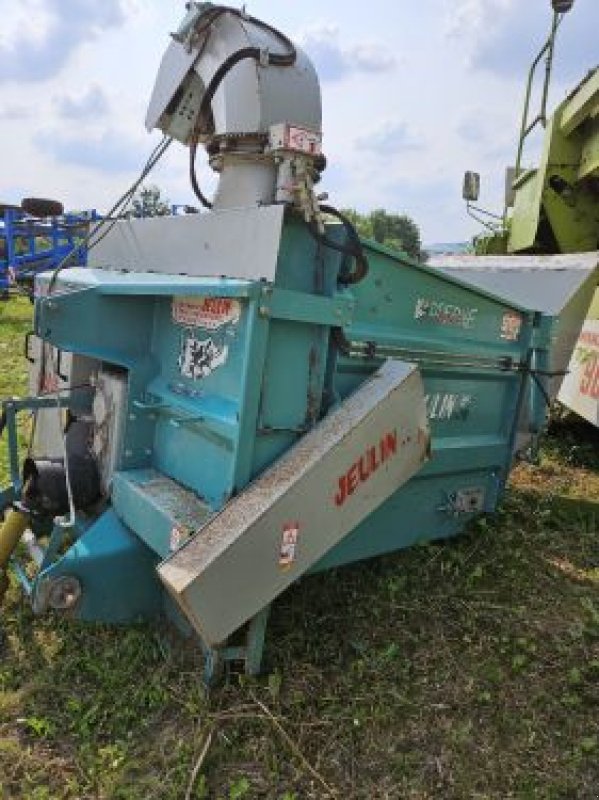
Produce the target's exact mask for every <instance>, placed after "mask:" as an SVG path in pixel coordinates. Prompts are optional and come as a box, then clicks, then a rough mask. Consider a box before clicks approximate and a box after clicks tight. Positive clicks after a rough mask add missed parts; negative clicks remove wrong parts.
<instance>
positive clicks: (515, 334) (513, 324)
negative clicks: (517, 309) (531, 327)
mask: <svg viewBox="0 0 599 800" xmlns="http://www.w3.org/2000/svg"><path fill="white" fill-rule="evenodd" d="M521 328H522V316H521V315H520V314H515V313H512V312H511V311H507V312H506V313H505V314H504V315H503V317H502V319H501V338H502V339H505V341H506V342H517V341H518V339H519V338H520V330H521Z"/></svg>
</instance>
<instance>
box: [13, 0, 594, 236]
mask: <svg viewBox="0 0 599 800" xmlns="http://www.w3.org/2000/svg"><path fill="white" fill-rule="evenodd" d="M246 5H247V9H248V11H249V12H250V13H252V14H254V15H255V16H259V17H261V18H263V19H265V20H267V21H268V22H270V23H271V24H274V25H276V26H277V27H279V28H281V30H283V31H285V32H286V33H288V34H289V35H291V36H292V37H293V38H294V39H295V40H296V41H298V42H299V43H300V44H301V45H302V46H303V47H304V48H305V49H306V51H307V52H308V53H309V54H310V55H311V57H312V58H313V60H314V62H315V64H316V66H317V68H318V70H319V74H320V76H321V81H322V91H323V106H324V122H323V127H324V149H325V153H326V155H327V158H328V162H329V168H328V169H327V172H326V173H325V176H324V180H323V184H322V188H323V190H326V191H328V192H329V194H330V199H331V201H332V202H333V203H334V204H335V205H337V206H340V207H348V206H351V207H354V208H358V209H359V210H361V211H368V210H370V209H372V208H375V207H385V208H387V209H388V210H389V211H392V212H399V213H408V214H410V215H411V216H412V217H413V218H414V219H415V220H416V222H417V223H418V224H419V225H420V226H421V229H422V233H423V238H424V240H425V241H428V242H433V241H454V240H459V239H463V238H467V237H469V236H470V235H472V234H473V233H475V232H476V230H477V226H476V224H475V223H473V222H472V221H471V220H469V219H468V218H467V217H466V215H465V213H464V208H463V203H462V201H461V179H462V174H463V172H464V170H465V169H476V170H478V171H480V172H481V174H482V181H483V191H482V196H481V203H483V204H485V205H487V206H489V207H491V208H494V209H498V208H499V206H500V205H501V202H502V191H503V189H502V187H503V173H504V169H505V167H506V166H507V165H508V163H510V162H512V161H513V158H514V149H515V134H516V131H517V129H518V125H519V114H520V106H521V102H522V94H523V83H524V76H525V73H526V70H527V65H528V63H529V62H530V60H531V59H532V56H533V55H534V53H535V52H536V51H537V50H538V48H539V46H540V44H541V43H542V42H543V40H544V38H545V36H546V33H547V30H548V26H549V20H550V15H549V0H418V2H411V1H410V0H395V2H390V0H370V2H369V3H367V4H362V3H360V4H349V3H347V2H346V1H345V2H341V0H326V2H324V1H323V0H320V1H319V2H316V0H304V2H302V3H297V2H291V1H288V2H286V1H285V0H279V2H277V3H276V4H275V3H272V2H268V1H267V0H248V2H247V4H246ZM183 6H184V3H183V2H182V0H102V2H95V1H94V2H92V0H20V2H15V1H14V0H0V18H2V20H3V25H2V28H1V29H0V165H1V172H0V200H4V201H18V200H20V199H21V197H23V196H31V195H38V196H55V197H57V198H58V199H62V200H63V201H64V202H65V204H66V205H67V206H68V207H72V208H82V207H92V206H96V207H98V208H99V209H106V208H107V207H108V205H109V204H111V201H112V200H113V199H115V198H116V197H117V196H118V195H120V194H121V192H122V191H123V190H124V189H125V188H127V186H128V185H129V184H130V183H131V182H132V180H133V179H134V178H135V176H136V174H137V172H138V171H139V169H140V168H141V166H142V164H143V163H144V161H145V159H146V156H147V154H148V153H149V151H150V150H151V149H152V147H153V145H154V144H155V143H156V141H157V138H158V136H157V134H153V135H149V134H147V133H146V131H145V128H144V127H143V120H144V117H145V107H146V104H147V100H148V98H149V94H150V91H151V88H152V85H153V81H154V77H155V74H156V71H157V67H158V64H159V61H160V58H161V56H162V53H163V51H164V48H165V47H166V45H167V43H168V33H169V32H170V31H171V30H173V29H174V28H175V27H176V25H177V23H178V21H179V19H180V17H181V15H182V11H183ZM597 30H599V0H576V3H575V6H574V9H573V11H572V12H571V13H570V14H569V15H568V16H567V17H566V18H565V20H564V23H563V27H562V31H561V37H560V40H559V46H558V51H557V56H556V81H555V82H554V85H553V92H552V102H556V101H558V100H559V99H561V98H562V97H564V96H565V93H566V92H567V90H568V89H569V88H571V87H572V86H573V84H574V83H575V82H577V81H578V79H579V78H581V77H582V76H583V75H584V73H585V72H586V70H587V69H589V68H590V67H592V66H595V65H596V64H597V63H598V62H599V46H597V44H596V38H597V33H596V32H597ZM531 155H533V154H531ZM206 170H208V168H207V167H206ZM153 181H154V182H156V183H158V184H159V185H160V186H161V187H162V188H163V189H164V192H165V194H166V195H167V196H168V197H169V198H170V199H171V200H172V201H174V202H175V201H176V202H192V201H193V197H192V195H191V193H190V190H189V188H188V182H187V160H186V154H185V152H184V151H183V149H182V148H181V147H178V146H176V145H173V147H172V148H171V150H170V151H169V154H168V156H167V158H166V159H165V160H164V162H163V163H162V164H161V165H160V167H159V168H158V170H157V171H156V173H155V175H154V177H153ZM203 181H204V183H205V184H206V185H207V186H210V185H211V177H210V176H209V175H208V174H207V173H206V174H205V175H204V176H203Z"/></svg>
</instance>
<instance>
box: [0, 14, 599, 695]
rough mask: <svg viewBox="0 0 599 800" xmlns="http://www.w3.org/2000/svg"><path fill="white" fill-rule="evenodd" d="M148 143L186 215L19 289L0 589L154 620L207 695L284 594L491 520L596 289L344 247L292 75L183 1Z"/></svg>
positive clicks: (283, 54) (309, 85)
mask: <svg viewBox="0 0 599 800" xmlns="http://www.w3.org/2000/svg"><path fill="white" fill-rule="evenodd" d="M146 124H147V127H148V128H149V129H152V128H159V129H160V130H162V131H163V132H164V134H165V136H166V137H167V138H166V139H165V141H164V143H163V145H162V147H163V148H164V147H166V146H168V144H169V143H170V141H171V140H177V141H179V142H181V143H182V144H184V145H187V146H188V148H189V158H190V176H191V180H192V185H193V187H194V191H195V193H196V195H197V196H198V198H199V200H200V202H202V203H203V205H205V206H206V207H207V211H206V212H205V213H202V214H196V215H186V216H171V217H157V218H148V219H123V220H120V221H114V220H113V221H112V222H111V224H110V226H108V227H107V229H106V231H105V235H104V236H101V237H100V236H99V237H98V241H97V244H96V246H94V247H93V249H91V250H90V253H89V258H88V266H87V267H86V268H85V269H82V268H68V269H59V270H54V271H53V272H47V273H44V274H43V275H41V276H39V277H38V279H37V281H36V300H35V329H34V331H32V332H31V334H30V336H29V337H28V339H27V353H28V356H29V358H30V359H31V360H32V361H33V362H34V363H33V364H32V377H31V396H30V397H27V398H24V399H9V400H7V401H5V402H4V404H3V427H4V428H5V435H6V438H7V442H8V447H9V455H10V465H11V480H10V484H9V485H7V486H6V487H4V489H3V490H2V493H1V494H0V508H2V509H3V510H4V513H5V517H4V524H3V526H2V527H1V528H0V568H2V569H3V570H4V579H5V582H6V579H7V578H6V576H7V574H8V571H12V573H13V574H14V575H15V576H16V577H17V578H18V579H19V581H20V583H21V584H22V586H23V588H24V590H25V592H26V593H27V595H28V596H29V598H30V600H31V603H32V606H33V609H34V610H35V612H36V613H38V614H41V613H43V612H45V611H48V610H53V611H54V612H56V613H59V614H63V615H66V616H68V617H71V618H75V619H80V620H100V621H104V622H111V623H125V622H132V621H135V620H142V619H150V620H151V619H156V618H159V617H166V618H168V619H170V620H172V621H173V622H174V623H175V624H176V625H178V626H179V627H180V628H181V629H182V630H183V631H185V632H187V633H188V634H193V635H195V636H197V638H198V640H199V642H201V644H202V646H203V648H204V651H205V654H206V672H205V678H206V679H207V680H210V679H212V678H214V677H215V676H217V675H218V674H219V673H220V672H221V671H222V669H223V667H224V666H226V665H228V664H230V663H231V662H242V663H243V664H244V666H245V669H246V670H247V672H249V673H255V672H257V671H258V670H259V667H260V659H261V654H262V648H263V642H264V635H265V628H266V621H267V615H268V608H269V606H270V604H271V603H272V602H273V601H274V600H275V599H276V598H277V596H278V595H279V594H281V592H283V591H284V590H285V589H286V588H287V587H288V586H290V585H291V584H292V583H293V582H294V581H296V580H297V579H298V578H300V577H301V576H303V575H305V574H308V573H315V572H318V571H322V570H327V569H330V568H332V567H338V566H340V565H344V564H348V563H351V562H355V561H359V560H362V559H366V558H370V557H372V556H376V555H379V554H381V553H388V552H391V551H395V550H398V549H400V548H404V547H408V546H410V545H412V544H413V543H415V542H422V541H427V540H431V539H440V538H443V537H450V536H454V535H455V534H457V533H459V532H460V531H461V530H463V528H464V526H465V525H466V524H467V523H468V522H469V521H471V520H472V519H474V518H475V517H477V516H478V515H480V514H483V513H487V512H492V511H493V510H494V509H495V508H496V506H497V503H498V501H499V499H500V498H501V495H502V492H503V490H504V487H505V483H506V479H507V477H508V473H509V470H510V467H511V465H512V462H513V459H514V457H515V454H516V453H517V452H519V451H523V450H526V449H527V448H529V447H530V445H531V443H533V444H534V442H535V440H536V439H537V437H538V436H539V434H540V433H541V431H542V429H543V426H544V423H545V418H546V410H547V408H546V400H547V392H548V386H549V384H550V381H551V378H552V374H553V371H554V369H555V367H554V363H555V361H556V358H558V359H559V358H561V357H563V355H564V353H566V354H568V352H567V351H568V348H571V346H572V339H573V338H575V337H576V335H577V332H578V330H579V328H580V324H581V321H582V313H580V308H582V307H583V306H584V308H585V309H586V305H588V300H589V298H590V294H591V293H592V290H593V288H594V284H592V282H593V281H594V280H595V278H594V268H589V269H588V270H586V271H582V272H580V274H579V275H578V276H577V279H576V280H574V279H573V280H572V281H571V282H569V283H568V286H567V287H561V289H560V288H557V289H556V298H555V300H556V303H555V309H554V311H552V312H551V313H549V312H544V311H543V310H539V309H537V308H536V306H535V304H534V302H531V296H530V294H529V293H523V294H522V296H520V297H513V298H511V299H509V300H508V299H506V298H505V297H501V296H499V295H498V294H496V293H494V292H493V291H489V290H486V289H483V288H478V287H474V286H472V285H470V284H468V283H466V282H465V281H462V280H460V279H457V278H455V277H452V276H448V275H445V274H443V273H441V272H440V271H439V270H436V269H432V268H429V267H427V266H423V265H422V264H418V263H415V262H413V261H410V260H409V259H408V258H406V257H404V256H403V255H401V254H399V253H397V252H395V251H392V250H388V249H386V248H384V247H381V246H378V245H376V244H374V243H372V242H368V241H361V240H360V239H359V238H358V236H357V235H356V233H355V231H354V229H353V227H352V226H351V224H350V223H349V222H348V220H346V219H345V218H344V217H343V215H341V214H339V213H338V212H337V211H336V210H335V209H334V208H332V207H330V206H326V205H323V203H322V202H321V200H320V199H319V197H318V196H317V195H316V191H315V186H316V184H317V182H318V181H319V179H320V175H321V173H322V171H323V170H324V168H325V160H324V158H323V155H322V152H321V99H320V88H319V82H318V78H317V75H316V73H315V71H314V68H313V67H312V64H311V63H310V61H309V59H308V58H307V56H306V55H305V54H304V53H303V52H302V51H301V50H300V49H298V48H297V47H296V46H295V45H294V44H293V43H292V42H291V41H290V40H289V39H288V38H287V37H286V36H284V35H283V34H281V33H279V32H278V31H276V30H274V29H273V28H272V27H270V26H269V25H267V24H265V23H263V22H260V21H259V20H256V19H254V18H252V17H250V16H248V15H247V14H246V13H245V12H240V11H237V10H235V9H231V8H226V7H221V6H213V5H211V4H209V3H190V4H188V13H187V15H186V17H185V19H184V20H183V22H182V24H181V26H180V28H179V30H178V31H177V32H176V33H175V34H173V38H172V41H171V42H170V44H169V47H168V49H167V51H166V54H165V56H164V58H163V61H162V64H161V67H160V71H159V74H158V77H157V81H156V85H155V88H154V92H153V95H152V98H151V101H150V106H149V110H148V115H147V120H146ZM200 145H201V146H202V147H203V148H205V150H206V151H207V154H208V158H209V161H210V164H211V166H212V168H213V169H214V170H215V171H216V172H217V173H218V174H219V183H218V188H217V190H216V194H215V196H214V199H213V200H212V201H209V200H208V199H207V198H206V197H205V195H204V194H203V192H202V190H201V187H200V186H199V185H198V180H197V177H196V172H195V161H196V156H197V152H198V150H199V149H200ZM157 152H159V151H157ZM564 306H566V308H565V309H564V308H563V307H564ZM24 414H33V416H34V419H35V425H34V429H33V433H32V438H31V443H30V447H29V449H28V453H27V457H26V458H25V459H24V460H23V461H21V459H20V458H19V451H18V448H17V419H18V417H19V415H24ZM27 561H29V562H30V563H29V564H28V563H26V562H27ZM32 563H33V564H34V567H33V568H32V566H31V564H32Z"/></svg>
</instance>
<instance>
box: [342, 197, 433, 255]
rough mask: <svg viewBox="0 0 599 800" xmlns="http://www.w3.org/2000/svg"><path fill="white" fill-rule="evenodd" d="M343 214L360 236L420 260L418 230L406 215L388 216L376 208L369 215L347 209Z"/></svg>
mask: <svg viewBox="0 0 599 800" xmlns="http://www.w3.org/2000/svg"><path fill="white" fill-rule="evenodd" d="M344 214H345V215H346V216H347V217H348V218H349V219H350V221H351V222H352V223H353V224H354V226H355V227H356V230H357V231H358V233H359V234H360V236H362V237H364V238H366V239H374V241H375V242H378V243H379V244H384V245H386V246H387V247H393V248H394V249H396V250H401V251H403V252H404V253H407V254H408V255H409V256H411V257H412V258H415V259H420V258H422V255H423V253H422V243H421V240H420V230H419V228H418V225H416V223H415V222H414V220H412V219H411V218H410V217H408V216H407V215H406V214H389V213H388V212H387V211H386V210H385V209H384V208H377V209H375V210H374V211H371V212H370V213H369V214H360V213H358V212H357V211H355V210H354V209H348V210H346V211H344Z"/></svg>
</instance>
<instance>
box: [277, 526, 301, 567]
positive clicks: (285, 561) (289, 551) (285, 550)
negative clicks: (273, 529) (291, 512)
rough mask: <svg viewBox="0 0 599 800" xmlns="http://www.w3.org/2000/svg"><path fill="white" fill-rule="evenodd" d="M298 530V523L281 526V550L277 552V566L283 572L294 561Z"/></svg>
mask: <svg viewBox="0 0 599 800" xmlns="http://www.w3.org/2000/svg"><path fill="white" fill-rule="evenodd" d="M299 529H300V526H299V522H287V523H285V525H283V536H282V537H281V549H280V551H279V566H280V567H281V569H283V570H287V569H289V568H290V567H291V565H292V564H293V562H294V561H295V553H296V549H297V542H298V539H299Z"/></svg>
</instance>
